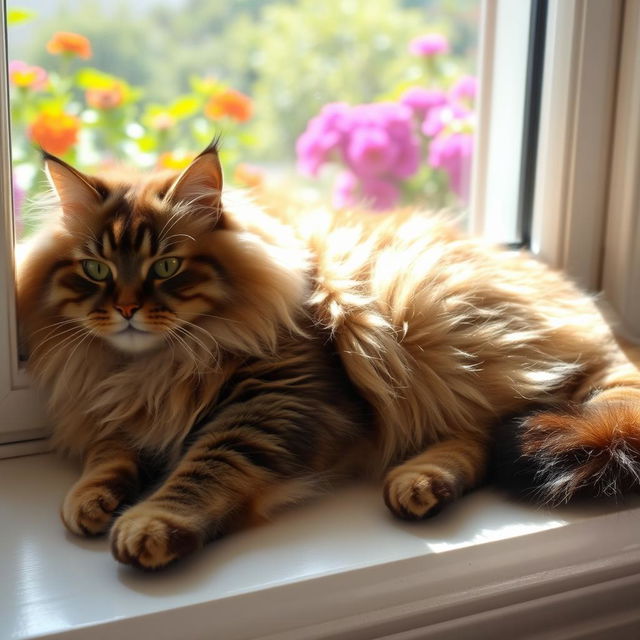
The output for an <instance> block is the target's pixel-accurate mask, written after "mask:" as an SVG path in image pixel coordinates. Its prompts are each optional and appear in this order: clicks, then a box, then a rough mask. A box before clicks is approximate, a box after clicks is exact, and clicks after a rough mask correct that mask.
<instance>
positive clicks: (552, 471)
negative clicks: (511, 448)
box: [518, 353, 640, 503]
mask: <svg viewBox="0 0 640 640" xmlns="http://www.w3.org/2000/svg"><path fill="white" fill-rule="evenodd" d="M518 437H519V448H520V450H521V452H522V454H523V456H524V457H523V460H524V464H526V465H527V466H528V467H529V468H530V472H533V473H535V483H534V486H533V487H532V489H533V490H534V491H535V492H536V493H537V495H538V497H539V499H541V500H542V501H544V502H548V503H559V502H565V501H567V500H569V499H570V498H571V497H572V496H573V495H574V494H575V493H576V491H578V490H582V489H584V490H587V491H588V492H589V493H592V494H600V493H602V494H608V495H619V494H620V493H622V492H624V491H625V490H628V489H629V488H636V489H637V488H638V487H640V371H638V369H637V368H636V367H635V366H634V365H632V364H631V363H630V362H629V361H628V360H627V359H626V358H625V357H624V356H623V355H622V353H620V354H618V355H617V356H616V357H614V358H613V360H612V361H610V362H609V363H607V364H605V365H603V366H601V367H600V368H599V369H598V370H597V371H595V372H592V373H591V375H589V376H588V377H587V378H586V380H584V381H583V383H582V384H581V385H580V387H579V388H578V389H577V390H576V392H575V393H574V395H573V397H572V398H571V402H570V403H569V404H568V405H566V406H565V407H563V408H559V409H555V410H550V411H541V412H538V413H535V414H533V415H531V416H528V417H527V418H525V419H524V420H523V422H522V424H521V426H520V432H519V434H518Z"/></svg>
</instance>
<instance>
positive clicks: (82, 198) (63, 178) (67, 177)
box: [43, 152, 103, 216]
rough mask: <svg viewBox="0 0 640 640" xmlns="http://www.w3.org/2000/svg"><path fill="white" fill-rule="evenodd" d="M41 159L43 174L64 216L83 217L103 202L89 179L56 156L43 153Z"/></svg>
mask: <svg viewBox="0 0 640 640" xmlns="http://www.w3.org/2000/svg"><path fill="white" fill-rule="evenodd" d="M43 157H44V167H45V173H46V174H47V178H49V182H50V183H51V186H52V188H53V190H54V191H55V192H56V195H57V196H58V198H59V199H60V205H61V207H62V212H63V214H64V215H65V216H85V215H86V214H87V213H88V212H90V211H91V210H92V209H94V208H95V207H96V205H98V204H100V203H101V202H102V201H103V197H102V196H101V195H100V193H99V192H98V190H97V189H96V187H95V186H94V185H93V184H92V183H91V181H90V178H88V177H87V176H85V175H84V174H83V173H81V172H80V171H78V170H77V169H74V168H73V167H72V166H71V165H68V164H67V163H66V162H64V161H63V160H60V158H56V156H52V155H51V154H49V153H46V152H43Z"/></svg>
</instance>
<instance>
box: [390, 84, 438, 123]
mask: <svg viewBox="0 0 640 640" xmlns="http://www.w3.org/2000/svg"><path fill="white" fill-rule="evenodd" d="M447 102H448V98H447V94H446V93H445V92H444V91H441V90H440V89H425V88H424V87H410V88H409V89H407V90H406V91H405V92H404V93H403V94H402V96H401V97H400V103H401V104H404V105H406V106H407V107H409V108H410V109H411V110H412V111H413V113H414V115H415V116H417V117H419V118H426V117H427V115H428V113H429V111H431V109H433V108H434V107H440V106H442V105H443V104H446V103H447Z"/></svg>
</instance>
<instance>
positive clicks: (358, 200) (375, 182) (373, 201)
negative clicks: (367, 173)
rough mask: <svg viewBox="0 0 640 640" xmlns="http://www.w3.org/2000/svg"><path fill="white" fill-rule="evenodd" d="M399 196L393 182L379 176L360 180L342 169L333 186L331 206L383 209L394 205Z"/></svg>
mask: <svg viewBox="0 0 640 640" xmlns="http://www.w3.org/2000/svg"><path fill="white" fill-rule="evenodd" d="M399 198H400V191H399V189H398V187H397V186H396V185H395V184H394V183H393V182H391V181H389V180H383V179H381V178H367V179H364V180H362V179H359V178H358V176H356V175H355V174H353V173H352V172H350V171H343V172H342V173H341V174H340V175H339V176H338V178H337V179H336V181H335V183H334V187H333V206H334V207H336V208H337V209H344V208H348V207H354V206H357V205H365V206H369V207H371V208H372V209H375V210H376V211H383V210H385V209H391V208H392V207H394V206H395V205H396V204H397V203H398V199H399Z"/></svg>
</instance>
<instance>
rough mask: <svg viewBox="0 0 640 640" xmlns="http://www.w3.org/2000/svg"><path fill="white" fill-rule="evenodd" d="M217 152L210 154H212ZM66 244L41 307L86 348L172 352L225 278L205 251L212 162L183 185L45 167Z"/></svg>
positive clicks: (212, 213) (215, 211) (219, 295)
mask: <svg viewBox="0 0 640 640" xmlns="http://www.w3.org/2000/svg"><path fill="white" fill-rule="evenodd" d="M214 151H215V150H214ZM46 162H47V170H48V174H49V176H50V179H51V182H52V184H53V185H54V188H55V189H56V191H57V193H58V195H59V197H60V200H61V203H62V226H63V227H64V229H65V231H66V232H67V233H68V235H69V238H71V240H70V244H69V250H68V251H67V253H66V255H61V256H60V260H59V261H58V263H57V264H56V265H55V268H54V270H53V273H52V274H51V278H50V283H49V290H48V292H47V303H48V304H49V305H51V306H52V307H54V308H55V309H56V315H57V317H60V318H61V322H64V321H67V320H68V321H70V322H69V323H68V324H69V325H71V326H70V328H69V333H70V336H73V335H75V334H74V332H73V327H76V326H79V327H81V328H83V329H84V330H85V331H86V332H87V334H88V335H87V337H88V336H89V335H90V336H91V337H92V338H93V339H96V338H98V339H102V340H105V341H107V342H108V343H109V344H110V345H112V346H113V347H116V348H117V349H119V350H121V351H125V352H141V351H146V350H149V349H154V348H159V347H161V346H162V345H163V344H172V343H173V344H175V345H177V346H179V345H180V344H181V343H182V342H184V337H185V334H186V333H187V332H189V333H193V332H192V331H190V329H189V328H190V327H191V326H193V325H192V324H191V323H192V321H193V320H194V319H195V318H197V317H199V316H202V315H203V314H215V312H216V308H217V307H218V306H219V305H220V304H222V303H223V302H224V299H225V296H226V289H225V282H224V274H223V273H222V269H221V267H220V265H219V264H218V262H217V261H216V259H215V257H214V256H212V255H211V254H210V253H209V252H208V251H207V243H206V238H207V235H211V233H212V232H213V231H214V230H215V229H216V228H218V227H219V226H220V224H221V222H220V201H219V194H220V188H221V184H222V180H221V173H220V165H219V163H218V159H217V155H216V154H215V153H204V154H203V155H201V156H200V157H199V159H198V160H196V161H194V163H193V164H192V165H191V166H190V167H189V168H188V169H187V170H186V171H185V172H183V174H181V175H180V176H177V177H176V176H174V175H171V176H168V175H164V176H154V177H153V179H146V180H137V181H130V182H127V181H124V182H122V181H120V182H118V181H116V182H111V183H109V182H108V181H105V180H104V179H97V178H90V177H88V176H85V175H83V174H80V173H79V172H77V171H75V170H74V169H72V168H71V167H69V166H68V165H66V164H65V163H62V162H61V161H59V160H58V159H55V158H47V161H46Z"/></svg>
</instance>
